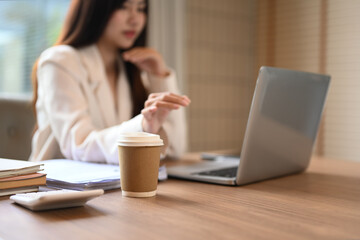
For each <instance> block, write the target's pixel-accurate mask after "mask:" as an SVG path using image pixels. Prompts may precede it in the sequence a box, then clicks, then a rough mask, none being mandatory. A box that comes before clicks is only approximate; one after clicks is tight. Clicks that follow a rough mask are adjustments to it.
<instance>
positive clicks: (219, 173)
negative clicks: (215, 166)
mask: <svg viewBox="0 0 360 240" xmlns="http://www.w3.org/2000/svg"><path fill="white" fill-rule="evenodd" d="M237 169H238V168H237V167H231V168H223V169H219V170H212V171H205V172H199V173H196V175H203V176H214V177H227V178H233V177H236V173H237Z"/></svg>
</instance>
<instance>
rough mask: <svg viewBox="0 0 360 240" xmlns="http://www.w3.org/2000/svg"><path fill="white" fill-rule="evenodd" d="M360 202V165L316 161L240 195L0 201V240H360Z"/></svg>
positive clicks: (196, 186)
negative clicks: (43, 204)
mask: <svg viewBox="0 0 360 240" xmlns="http://www.w3.org/2000/svg"><path fill="white" fill-rule="evenodd" d="M185 158H186V159H188V161H191V160H194V159H196V157H195V158H194V156H188V157H185ZM359 200H360V163H356V162H348V161H336V160H329V159H321V158H316V159H312V162H311V165H310V167H309V169H308V170H307V171H306V172H305V173H302V174H298V175H292V176H288V177H284V178H278V179H273V180H268V181H264V182H260V183H256V184H251V185H246V186H242V187H227V186H220V185H212V184H204V183H197V182H189V181H180V180H167V181H165V182H161V183H160V184H159V186H158V194H157V196H156V197H153V198H148V199H136V198H125V197H122V196H121V191H119V190H113V191H108V192H106V194H105V195H103V196H101V197H99V198H97V199H94V200H92V201H90V202H89V203H88V204H87V205H86V206H85V207H79V208H70V209H63V210H52V211H45V212H38V213H34V212H31V211H28V210H26V209H24V208H22V207H20V206H17V205H15V204H13V203H12V201H11V200H9V198H8V197H1V198H0V213H1V214H0V238H4V239H37V240H39V239H207V240H208V239H356V238H359V236H360V229H359V226H360V201H359Z"/></svg>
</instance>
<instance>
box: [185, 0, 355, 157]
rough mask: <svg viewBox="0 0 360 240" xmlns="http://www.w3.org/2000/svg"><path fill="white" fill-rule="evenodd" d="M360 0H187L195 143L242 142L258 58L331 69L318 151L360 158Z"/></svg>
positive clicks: (210, 145) (293, 66)
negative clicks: (330, 81) (330, 79)
mask: <svg viewBox="0 0 360 240" xmlns="http://www.w3.org/2000/svg"><path fill="white" fill-rule="evenodd" d="M358 9H360V1H358V0H347V1H338V0H293V1H287V0H258V1H253V0H222V1H216V0H188V1H186V15H187V17H186V20H187V24H186V33H187V37H186V39H185V42H186V49H185V51H186V58H185V62H186V66H187V72H186V79H185V81H186V86H187V87H188V88H187V92H188V94H189V95H190V97H191V99H192V100H193V102H192V105H191V106H190V109H189V111H188V121H189V142H190V150H193V151H198V150H201V151H203V150H211V149H224V148H239V147H240V146H241V142H242V138H243V134H244V130H245V127H246V120H247V117H248V112H249V107H250V101H251V97H252V94H253V90H254V86H255V81H256V76H257V71H258V69H259V67H260V66H262V65H267V66H275V67H282V68H290V69H297V70H302V71H310V72H317V73H326V74H330V75H331V76H332V83H331V88H330V91H329V95H328V99H327V104H326V109H325V112H324V117H323V121H322V123H321V128H320V131H319V135H318V140H317V144H316V147H315V154H318V155H321V156H326V157H329V158H339V159H349V160H356V161H360V106H359V105H360V79H359V78H360V27H359V24H357V23H359V22H360V14H358Z"/></svg>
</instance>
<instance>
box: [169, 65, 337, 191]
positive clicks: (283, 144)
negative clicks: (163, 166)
mask: <svg viewBox="0 0 360 240" xmlns="http://www.w3.org/2000/svg"><path fill="white" fill-rule="evenodd" d="M329 84H330V76H327V75H321V74H315V73H308V72H300V71H294V70H288V69H281V68H274V67H261V68H260V71H259V76H258V79H257V82H256V87H255V92H254V95H253V100H252V104H251V108H250V113H249V118H248V123H247V126H246V131H245V135H244V141H243V145H242V148H241V149H242V151H241V154H240V156H239V158H234V157H229V158H226V157H217V158H216V159H215V160H214V161H203V162H201V163H197V164H193V165H186V166H174V167H168V176H169V177H175V178H181V179H188V180H195V181H203V182H209V183H217V184H225V185H244V184H249V183H253V182H258V181H262V180H266V179H270V178H275V177H280V176H285V175H289V174H295V173H299V172H302V171H304V170H305V169H306V168H307V166H308V165H309V162H310V158H311V154H312V150H313V146H314V142H315V139H316V135H317V131H318V128H319V124H320V119H321V115H322V112H323V108H324V104H325V99H326V95H327V92H328V88H329ZM239 147H240V146H239Z"/></svg>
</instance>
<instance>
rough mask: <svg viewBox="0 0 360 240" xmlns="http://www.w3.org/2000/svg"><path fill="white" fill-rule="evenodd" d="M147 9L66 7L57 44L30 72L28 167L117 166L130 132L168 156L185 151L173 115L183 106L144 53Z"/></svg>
mask: <svg viewBox="0 0 360 240" xmlns="http://www.w3.org/2000/svg"><path fill="white" fill-rule="evenodd" d="M147 8H148V5H147V2H146V1H145V0H127V1H124V0H123V1H121V0H91V1H88V0H76V1H73V2H72V4H71V6H70V10H69V12H68V15H67V18H66V21H65V25H64V27H63V29H62V33H61V35H60V37H59V39H58V41H57V43H56V44H55V46H54V47H51V48H49V49H47V50H46V51H44V52H43V53H42V54H41V56H40V58H39V59H38V61H37V63H35V66H34V70H33V85H34V109H35V113H36V116H37V129H36V131H35V134H34V136H33V142H32V154H31V156H30V159H31V160H32V161H40V160H45V159H54V158H68V159H74V160H81V161H89V162H107V163H111V164H117V163H118V156H117V145H116V140H117V137H118V136H119V134H120V133H123V132H136V131H145V132H150V133H156V134H160V136H161V138H162V139H164V141H165V146H166V148H165V149H166V153H168V154H169V155H172V156H175V157H176V156H179V155H180V154H181V153H182V152H183V151H184V150H185V146H186V143H185V137H186V136H185V119H184V114H183V109H180V108H183V107H186V106H187V105H188V104H189V103H190V100H189V99H188V97H186V96H181V95H179V94H178V90H177V87H176V79H175V75H174V73H173V71H171V70H169V69H168V67H167V66H166V64H165V63H164V60H163V58H162V57H161V55H160V54H159V53H157V52H156V51H155V50H153V49H150V48H146V47H144V45H145V36H146V17H147ZM148 93H151V94H150V95H148ZM173 110H176V111H173Z"/></svg>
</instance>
